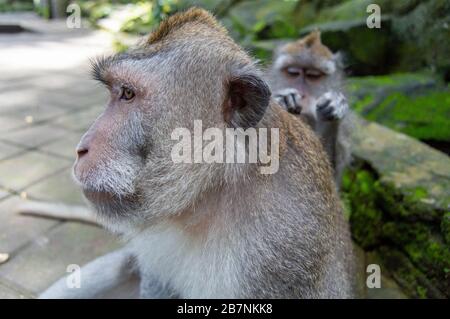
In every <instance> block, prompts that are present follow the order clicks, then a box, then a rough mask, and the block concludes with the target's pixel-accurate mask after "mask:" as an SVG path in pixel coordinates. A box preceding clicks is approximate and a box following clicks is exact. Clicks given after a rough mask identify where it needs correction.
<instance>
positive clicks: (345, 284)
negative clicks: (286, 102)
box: [30, 9, 353, 298]
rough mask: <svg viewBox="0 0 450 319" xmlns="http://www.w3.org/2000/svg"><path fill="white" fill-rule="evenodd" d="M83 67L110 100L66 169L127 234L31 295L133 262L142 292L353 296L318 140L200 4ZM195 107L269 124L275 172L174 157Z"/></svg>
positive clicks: (120, 277) (116, 272)
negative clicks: (134, 44) (274, 140)
mask: <svg viewBox="0 0 450 319" xmlns="http://www.w3.org/2000/svg"><path fill="white" fill-rule="evenodd" d="M94 74H95V77H96V78H97V79H98V80H100V81H101V82H103V83H104V84H105V85H106V86H107V87H108V89H109V90H110V92H111V99H110V102H109V104H108V106H107V107H106V110H105V112H104V113H103V114H102V115H101V116H100V117H99V118H98V119H97V120H96V121H95V123H94V124H93V125H92V126H91V128H90V129H89V130H88V132H87V133H86V134H85V135H84V136H83V138H82V140H81V142H80V144H79V146H78V150H77V151H78V159H77V161H76V163H75V166H74V176H75V178H76V179H77V181H78V183H79V184H80V186H81V187H82V189H83V192H84V194H85V196H86V198H87V199H88V200H89V201H90V202H91V204H92V206H93V207H94V208H95V211H96V217H97V218H98V220H99V221H100V222H101V223H102V224H103V225H104V226H105V227H107V228H108V229H110V230H112V231H114V232H117V233H119V234H121V236H122V237H123V239H124V240H125V241H126V242H127V244H126V246H125V247H124V248H123V249H121V250H118V251H115V252H113V253H110V254H108V255H106V256H103V257H100V258H98V259H96V260H94V261H92V262H91V263H89V264H87V265H86V266H84V267H83V268H82V271H81V274H82V283H81V288H78V289H69V288H67V286H66V282H65V279H64V278H63V279H61V280H60V281H58V282H56V283H55V284H54V285H53V286H51V287H50V288H49V289H48V290H47V291H45V292H44V293H43V294H42V296H41V297H43V298H93V297H99V296H102V295H104V294H105V293H106V292H107V291H109V290H111V289H114V287H116V286H117V285H119V284H120V283H122V282H124V281H127V280H129V278H130V277H131V276H133V274H135V273H137V274H138V275H139V277H140V296H141V297H143V298H158V297H180V298H347V297H352V296H353V293H352V267H351V265H352V263H353V260H352V250H351V249H352V248H351V241H350V236H349V231H348V225H347V223H346V222H345V221H344V218H343V214H342V208H341V205H340V202H339V199H338V196H337V192H336V189H335V186H334V183H333V178H332V173H331V168H330V165H329V163H328V161H327V158H326V154H325V152H324V151H323V149H322V146H321V144H320V142H319V140H318V139H317V138H316V136H315V135H314V133H313V132H312V131H311V130H310V129H309V128H308V127H307V126H306V125H305V124H303V123H302V122H301V121H299V120H297V119H296V118H295V117H294V116H292V115H290V114H288V113H287V112H285V111H284V110H282V109H281V108H279V107H278V106H277V105H276V104H275V103H274V102H273V101H272V100H271V99H270V91H269V88H268V86H267V85H266V83H265V82H264V81H263V80H262V78H261V75H260V73H259V71H258V69H257V68H256V67H255V65H254V63H253V61H252V60H251V59H250V58H249V57H248V56H247V55H246V54H245V53H244V51H243V50H242V49H241V48H240V47H239V46H238V45H237V44H235V43H234V42H233V41H232V40H231V38H230V37H229V36H228V35H227V33H226V31H225V30H224V29H223V27H222V26H220V25H219V24H218V22H217V21H216V20H215V19H214V18H213V17H212V16H211V15H210V14H208V13H207V12H206V11H203V10H200V9H191V10H188V11H187V12H184V13H181V14H177V15H174V16H172V17H171V18H169V19H167V20H165V21H163V22H162V23H161V25H160V26H159V28H158V29H157V30H156V31H155V32H153V33H152V34H151V35H150V37H149V39H148V41H147V42H146V43H145V44H144V45H142V46H140V47H138V48H136V49H134V50H131V51H130V52H128V53H126V54H119V55H116V56H113V57H110V58H105V59H102V60H100V61H98V62H97V63H96V64H95V67H94ZM195 119H201V120H202V121H203V126H204V127H218V128H221V129H225V128H226V127H242V128H249V127H264V128H279V130H280V167H279V170H278V172H277V173H275V174H272V175H262V174H261V173H260V170H259V166H260V164H258V163H256V164H226V163H210V164H206V163H201V164H175V163H174V162H173V161H172V160H171V155H170V154H171V149H172V145H173V144H174V141H171V139H170V137H171V132H173V130H174V129H176V128H179V127H187V128H192V126H193V122H194V120H195ZM48 208H49V207H45V204H43V206H42V207H41V208H40V209H41V210H43V211H45V210H46V209H48ZM30 209H31V210H32V207H30ZM38 210H39V209H38ZM86 214H87V215H86V216H89V214H88V213H86ZM87 220H89V217H87Z"/></svg>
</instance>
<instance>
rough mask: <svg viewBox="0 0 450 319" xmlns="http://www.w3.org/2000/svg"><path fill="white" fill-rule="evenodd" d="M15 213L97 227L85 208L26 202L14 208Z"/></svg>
mask: <svg viewBox="0 0 450 319" xmlns="http://www.w3.org/2000/svg"><path fill="white" fill-rule="evenodd" d="M15 211H16V213H18V214H23V215H31V216H39V217H48V218H54V219H64V220H75V221H82V222H87V223H90V224H95V225H98V224H99V223H98V222H97V220H96V219H95V216H94V214H93V213H92V212H91V211H90V210H89V208H87V207H85V206H75V205H73V206H72V205H66V204H59V203H47V202H39V201H26V202H23V203H21V204H19V205H18V206H17V207H16V208H15Z"/></svg>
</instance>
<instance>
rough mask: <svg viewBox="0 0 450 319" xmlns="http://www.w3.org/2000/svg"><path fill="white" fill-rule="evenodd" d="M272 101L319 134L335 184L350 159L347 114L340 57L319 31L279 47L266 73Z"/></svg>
mask: <svg viewBox="0 0 450 319" xmlns="http://www.w3.org/2000/svg"><path fill="white" fill-rule="evenodd" d="M267 77H268V80H269V82H270V87H271V89H272V91H273V94H274V98H275V100H276V101H277V102H278V103H279V104H280V105H281V106H283V107H284V108H286V109H287V110H288V111H289V112H291V113H293V114H300V116H301V118H302V119H303V120H305V121H306V122H307V123H308V124H309V125H310V126H311V127H312V128H313V130H314V131H315V132H316V133H317V134H318V135H319V137H320V139H321V141H322V143H323V145H324V147H325V149H326V151H327V153H328V156H329V159H330V161H331V163H332V166H333V168H334V172H335V179H336V182H337V184H338V185H339V184H340V181H341V177H342V171H343V169H344V168H345V167H346V166H347V164H348V162H349V160H350V136H349V133H350V132H349V131H350V128H351V126H350V122H351V121H350V116H351V115H350V114H349V110H348V109H349V107H348V103H347V100H346V98H345V96H344V94H343V93H342V92H343V88H342V84H343V72H342V70H341V62H340V56H339V55H338V54H333V53H332V52H331V51H330V50H329V49H328V47H326V46H325V45H323V44H322V42H321V39H320V32H319V31H313V32H312V33H310V34H309V35H307V36H306V37H304V38H302V39H300V40H297V41H295V42H291V43H287V44H285V45H283V46H281V47H280V48H278V49H277V50H276V51H275V53H274V57H273V63H272V65H271V67H270V70H269V72H268V75H267Z"/></svg>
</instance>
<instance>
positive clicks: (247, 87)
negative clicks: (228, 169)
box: [74, 12, 270, 225]
mask: <svg viewBox="0 0 450 319" xmlns="http://www.w3.org/2000/svg"><path fill="white" fill-rule="evenodd" d="M194 13H195V12H194ZM197 14H198V15H200V17H198V19H201V22H199V23H198V22H195V21H191V20H190V19H195V18H196V15H197ZM204 15H206V13H195V15H192V16H190V15H188V16H186V17H185V18H183V19H186V21H185V24H184V25H183V26H182V27H181V26H180V20H179V19H180V18H179V17H178V18H177V17H176V18H175V19H173V21H172V22H170V19H169V22H168V23H167V24H166V25H165V26H163V28H162V30H163V31H164V32H162V33H158V32H156V34H157V36H154V37H153V40H152V41H154V42H152V43H150V44H149V45H146V46H142V47H138V48H137V49H135V50H133V51H131V52H129V53H125V54H119V55H115V56H113V57H109V58H104V59H100V60H98V61H97V62H95V63H94V66H93V73H94V77H95V78H96V79H97V80H99V81H101V82H102V83H103V84H105V86H106V88H107V89H108V91H109V92H110V100H109V103H108V104H107V106H106V108H105V111H104V112H103V113H102V114H101V115H100V116H99V117H98V118H97V120H96V121H95V122H94V123H93V124H92V126H91V127H90V128H89V130H88V131H87V132H86V134H85V135H84V136H83V138H82V139H81V141H80V143H79V145H78V148H77V153H78V158H77V160H76V163H75V165H74V177H75V179H76V180H77V181H78V182H79V184H80V185H81V187H82V189H83V191H84V194H85V195H86V197H87V198H88V200H89V201H90V202H92V203H93V204H94V206H95V207H96V208H97V212H98V213H99V214H100V215H101V216H106V218H108V219H111V218H115V221H117V220H118V219H120V221H122V220H125V219H126V220H128V221H129V220H132V221H133V222H132V224H133V225H140V224H143V223H144V222H153V220H154V218H156V217H165V216H168V215H174V214H178V213H180V212H181V211H183V210H187V209H189V207H191V206H193V205H195V200H196V199H197V198H199V197H200V196H201V194H202V193H203V192H205V191H208V190H209V189H217V185H221V184H223V179H224V178H225V177H224V169H225V166H226V163H218V164H217V165H215V163H213V164H211V165H208V164H206V163H201V164H200V165H199V164H195V163H193V162H189V163H186V162H183V163H178V162H176V161H174V160H173V159H172V150H173V146H174V145H176V144H177V143H179V142H180V141H179V140H177V139H176V138H175V139H173V138H172V136H173V133H174V132H175V130H179V129H183V130H185V129H187V130H188V131H189V133H190V134H191V137H192V138H193V139H194V141H195V136H193V135H195V134H196V132H195V130H194V122H195V121H196V120H201V121H202V126H203V131H204V130H206V129H208V128H210V127H213V128H219V129H222V130H225V129H226V128H227V127H230V126H233V127H241V128H247V127H250V126H255V125H256V124H258V122H259V121H260V120H261V118H262V117H263V115H264V113H265V110H266V108H267V106H268V105H269V100H270V90H269V88H268V86H267V84H266V83H265V82H264V81H263V80H262V79H261V77H260V73H259V72H258V70H257V69H256V68H255V67H254V65H253V63H252V61H251V59H250V58H249V57H248V56H247V55H246V54H245V52H243V51H241V50H240V49H239V47H237V45H236V44H235V43H234V42H232V40H231V39H230V38H229V37H228V36H227V35H226V33H224V31H223V30H222V29H220V28H219V27H218V26H217V25H215V24H214V23H215V22H214V21H210V19H212V17H210V16H209V15H206V16H204ZM171 23H174V25H175V28H174V31H172V32H167V29H166V28H167V27H168V25H170V24H171ZM185 34H188V35H189V36H185ZM194 35H195V36H196V37H200V38H198V39H192V36H194ZM159 37H162V38H159ZM166 37H170V41H169V40H167V41H166V40H165V38H166ZM202 133H203V132H200V134H202ZM197 134H198V133H197ZM200 138H201V136H200ZM191 154H192V152H191ZM124 217H125V218H124ZM106 224H108V223H106Z"/></svg>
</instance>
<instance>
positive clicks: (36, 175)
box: [0, 152, 72, 191]
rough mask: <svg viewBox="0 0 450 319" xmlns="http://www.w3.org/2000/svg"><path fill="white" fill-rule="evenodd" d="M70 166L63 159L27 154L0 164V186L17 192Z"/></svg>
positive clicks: (69, 163) (68, 161)
mask: <svg viewBox="0 0 450 319" xmlns="http://www.w3.org/2000/svg"><path fill="white" fill-rule="evenodd" d="M71 164H72V161H70V160H66V159H63V158H56V157H54V156H53V157H52V156H49V155H46V154H43V153H39V152H28V153H25V154H23V155H19V156H17V157H12V158H10V159H7V160H4V161H1V162H0V185H2V186H3V187H4V188H7V189H13V190H16V191H19V190H22V189H23V188H24V187H26V186H28V185H30V184H32V183H34V182H37V181H39V180H40V179H42V178H44V177H46V176H49V175H51V174H52V173H56V172H57V171H58V170H61V169H63V168H67V167H69V166H70V165H71Z"/></svg>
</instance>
